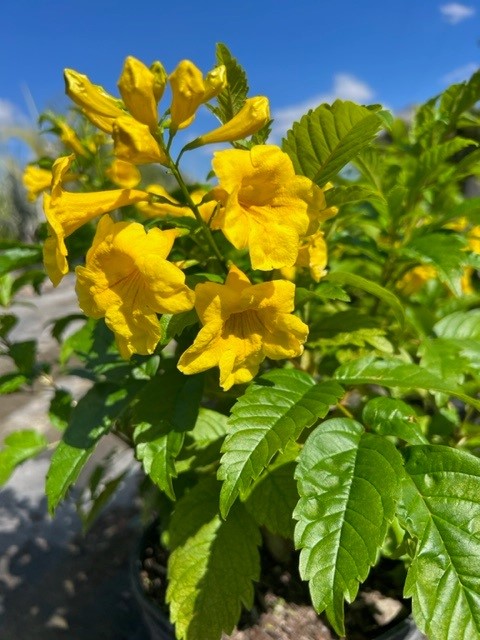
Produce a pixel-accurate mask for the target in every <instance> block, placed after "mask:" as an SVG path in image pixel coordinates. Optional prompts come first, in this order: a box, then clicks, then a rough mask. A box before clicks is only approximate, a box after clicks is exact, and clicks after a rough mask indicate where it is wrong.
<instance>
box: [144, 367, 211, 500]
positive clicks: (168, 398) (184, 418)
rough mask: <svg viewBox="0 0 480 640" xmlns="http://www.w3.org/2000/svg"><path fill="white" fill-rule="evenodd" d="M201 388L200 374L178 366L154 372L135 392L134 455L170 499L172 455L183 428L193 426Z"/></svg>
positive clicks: (179, 446)
mask: <svg viewBox="0 0 480 640" xmlns="http://www.w3.org/2000/svg"><path fill="white" fill-rule="evenodd" d="M202 392H203V376H198V375H197V376H184V375H183V374H182V373H180V371H178V369H176V368H175V369H172V370H170V371H167V372H165V373H164V374H161V375H157V376H155V377H154V378H152V380H151V381H150V382H148V383H147V384H146V385H145V386H144V388H143V389H142V391H141V392H140V393H139V394H138V398H137V404H136V406H135V408H134V412H133V423H134V424H136V428H135V430H134V434H133V439H134V443H135V455H136V456H137V458H138V459H139V460H140V461H141V462H142V465H143V468H144V470H145V473H147V474H148V475H149V476H150V478H151V479H152V480H153V482H154V483H155V484H156V485H157V486H158V487H159V488H160V489H161V490H162V491H164V492H165V493H166V494H167V495H168V496H169V497H170V498H171V499H172V500H174V499H175V492H174V490H173V484H172V479H173V478H175V477H176V476H177V472H176V470H175V459H176V457H177V456H178V454H179V453H180V451H181V449H182V446H183V442H184V438H185V432H186V431H190V430H191V429H193V428H194V426H195V422H196V420H197V416H198V409H199V406H200V401H201V398H202Z"/></svg>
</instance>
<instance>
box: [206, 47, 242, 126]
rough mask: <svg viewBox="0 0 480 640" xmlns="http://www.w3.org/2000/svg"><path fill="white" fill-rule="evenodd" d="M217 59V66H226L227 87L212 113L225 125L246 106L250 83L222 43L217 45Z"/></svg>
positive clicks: (220, 94)
mask: <svg viewBox="0 0 480 640" xmlns="http://www.w3.org/2000/svg"><path fill="white" fill-rule="evenodd" d="M216 57H217V64H219V65H220V64H223V65H225V68H226V71H227V86H226V87H225V89H224V90H223V91H221V92H220V93H219V94H218V96H217V102H218V107H213V108H212V111H213V112H214V113H215V115H216V116H217V118H219V120H220V122H221V123H222V124H224V123H225V122H228V121H229V120H231V119H232V118H233V116H234V115H235V114H237V113H238V112H239V111H240V109H241V108H242V106H243V105H244V103H245V100H246V98H247V95H248V82H247V75H246V73H245V71H244V69H243V67H242V66H241V65H240V64H239V62H238V61H237V60H236V58H234V57H233V56H232V54H231V53H230V51H229V49H228V47H227V46H226V45H224V44H222V43H221V42H219V43H217V48H216Z"/></svg>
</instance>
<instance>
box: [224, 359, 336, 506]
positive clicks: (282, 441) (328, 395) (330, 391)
mask: <svg viewBox="0 0 480 640" xmlns="http://www.w3.org/2000/svg"><path fill="white" fill-rule="evenodd" d="M342 395H343V389H342V388H341V387H340V386H339V385H337V384H336V383H334V382H324V383H320V384H315V381H314V380H313V378H311V377H310V376H309V375H307V374H305V373H302V372H301V371H296V370H293V369H282V370H278V371H272V372H269V373H266V374H264V375H263V376H260V377H259V378H257V379H256V381H255V382H254V383H252V385H251V386H250V387H249V388H248V390H247V391H246V393H245V395H244V396H242V398H241V399H240V400H239V401H238V402H237V404H236V405H235V406H234V407H233V409H232V415H231V418H230V420H229V431H228V435H227V438H226V439H225V444H224V446H223V449H222V450H223V456H222V460H221V466H220V469H219V472H218V477H219V479H221V480H223V481H224V482H223V485H222V491H221V494H220V508H221V512H222V515H223V516H224V517H226V516H227V514H228V511H229V509H230V507H231V506H232V504H233V503H234V501H235V499H236V498H237V496H238V495H239V494H240V495H241V496H243V495H245V493H246V491H247V490H248V488H249V486H250V485H251V483H252V482H254V480H255V479H256V478H258V476H259V475H260V473H261V472H262V470H263V469H264V468H265V467H266V466H267V465H268V463H269V462H270V460H271V459H272V458H273V456H274V455H275V454H276V453H278V452H279V451H283V449H284V448H285V447H286V446H287V444H288V443H289V442H291V441H294V440H297V438H298V437H299V436H300V434H301V432H302V431H303V429H305V428H307V427H311V426H312V425H313V424H315V422H316V421H317V420H318V418H323V417H324V416H325V415H326V414H327V413H328V410H329V407H330V405H331V404H334V403H335V402H337V401H338V400H339V398H341V397H342Z"/></svg>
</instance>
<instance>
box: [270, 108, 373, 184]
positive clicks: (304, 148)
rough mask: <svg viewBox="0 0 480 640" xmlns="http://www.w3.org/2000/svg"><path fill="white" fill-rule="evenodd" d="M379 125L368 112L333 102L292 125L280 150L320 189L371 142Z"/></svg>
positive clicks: (369, 110) (371, 113)
mask: <svg viewBox="0 0 480 640" xmlns="http://www.w3.org/2000/svg"><path fill="white" fill-rule="evenodd" d="M381 126H382V119H381V118H380V117H379V116H378V114H377V113H375V112H374V111H372V110H371V109H368V108H366V107H362V106H360V105H358V104H354V103H353V102H348V101H345V102H344V101H342V100H336V101H335V102H334V103H333V105H329V104H322V105H320V106H319V107H317V108H316V109H315V110H313V111H309V112H308V113H307V114H306V115H304V116H303V117H302V118H301V119H300V121H299V122H295V123H294V125H293V127H292V129H290V130H289V131H288V132H287V137H286V138H284V140H283V143H282V148H283V150H284V151H285V152H286V153H288V155H289V156H290V158H291V160H292V162H293V165H294V167H295V172H296V173H298V174H300V175H304V176H307V178H310V179H311V180H313V182H315V183H316V184H318V185H320V186H323V185H325V183H327V182H328V181H329V180H332V179H333V178H334V177H335V176H336V175H337V174H338V172H339V171H340V169H342V168H343V167H344V166H345V165H346V164H347V163H348V162H350V161H351V160H352V159H353V158H354V157H355V156H356V155H357V154H358V152H359V151H361V150H362V149H363V148H364V147H366V146H367V145H368V144H369V143H370V142H371V141H372V140H373V139H374V137H375V136H376V134H377V132H378V130H379V129H380V127H381Z"/></svg>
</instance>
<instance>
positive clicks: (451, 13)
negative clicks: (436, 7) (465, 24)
mask: <svg viewBox="0 0 480 640" xmlns="http://www.w3.org/2000/svg"><path fill="white" fill-rule="evenodd" d="M440 13H441V14H442V15H443V17H444V18H445V20H446V21H447V22H448V23H449V24H458V23H459V22H462V21H463V20H466V19H467V18H471V17H472V16H473V15H475V9H474V8H473V7H468V6H467V5H466V4H460V3H458V2H450V3H449V4H444V5H442V6H441V7H440Z"/></svg>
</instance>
